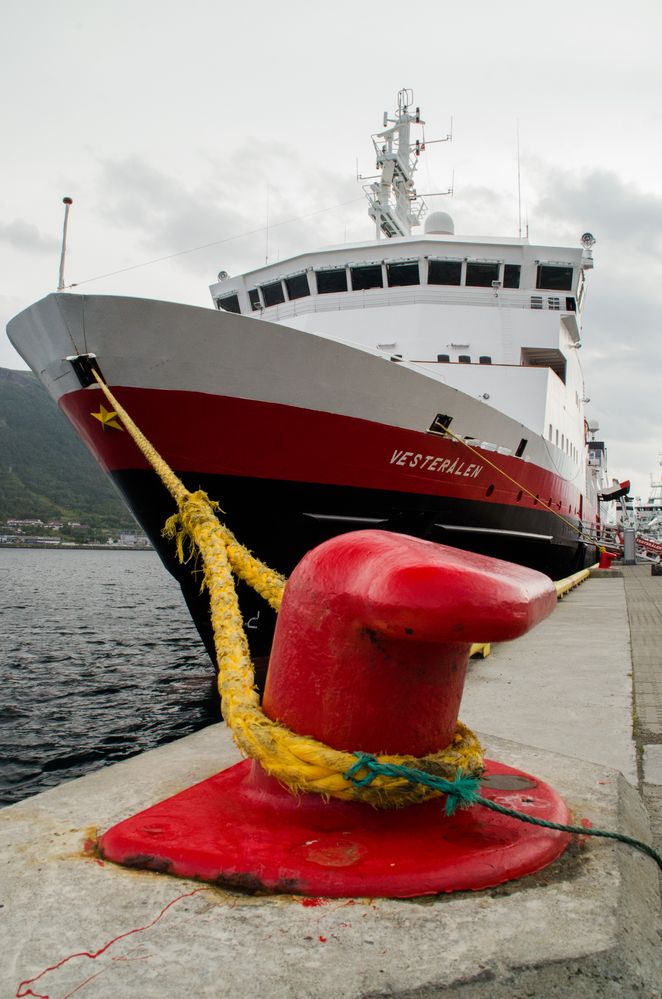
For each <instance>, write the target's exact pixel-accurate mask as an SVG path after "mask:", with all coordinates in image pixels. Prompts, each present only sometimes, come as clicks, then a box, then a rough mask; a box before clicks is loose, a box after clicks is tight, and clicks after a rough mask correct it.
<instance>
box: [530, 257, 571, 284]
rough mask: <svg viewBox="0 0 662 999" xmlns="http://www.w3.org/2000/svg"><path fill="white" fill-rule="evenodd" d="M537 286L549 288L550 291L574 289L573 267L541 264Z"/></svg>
mask: <svg viewBox="0 0 662 999" xmlns="http://www.w3.org/2000/svg"><path fill="white" fill-rule="evenodd" d="M536 288H547V289H549V290H550V291H570V290H571V289H572V267H556V266H553V265H552V264H539V265H538V278H537V280H536Z"/></svg>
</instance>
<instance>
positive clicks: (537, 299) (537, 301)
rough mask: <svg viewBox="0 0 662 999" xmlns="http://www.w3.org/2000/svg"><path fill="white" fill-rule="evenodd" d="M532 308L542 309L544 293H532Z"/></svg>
mask: <svg viewBox="0 0 662 999" xmlns="http://www.w3.org/2000/svg"><path fill="white" fill-rule="evenodd" d="M531 308H532V309H542V295H531Z"/></svg>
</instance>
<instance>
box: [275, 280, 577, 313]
mask: <svg viewBox="0 0 662 999" xmlns="http://www.w3.org/2000/svg"><path fill="white" fill-rule="evenodd" d="M547 299H548V296H544V297H543V298H542V305H540V304H539V303H540V300H541V296H540V295H534V294H531V293H530V292H526V293H523V292H510V293H508V292H504V291H499V292H498V293H497V292H495V291H494V290H493V289H492V288H475V289H471V291H468V290H467V288H466V287H462V288H458V290H457V291H455V292H449V291H448V290H447V289H446V288H438V287H431V286H429V285H427V286H426V285H415V286H414V285H411V286H408V287H406V288H371V289H369V290H368V291H347V292H338V293H337V294H331V295H309V296H306V297H305V298H297V299H294V300H293V301H290V302H283V303H281V304H280V305H272V306H270V307H268V308H266V309H264V311H263V313H262V315H263V317H264V318H265V319H269V320H271V321H274V320H276V321H277V320H281V319H291V318H293V317H295V316H304V315H308V314H310V313H311V312H342V311H344V310H348V311H357V310H361V309H382V308H388V307H389V306H393V305H456V306H457V305H460V306H463V305H468V306H478V307H482V308H492V309H494V308H507V309H528V310H534V311H541V309H542V311H549V312H555V313H556V314H557V315H559V316H561V317H563V316H565V315H571V316H573V317H574V313H570V312H567V313H566V312H565V311H564V310H560V309H559V308H558V306H557V305H555V304H551V305H550V304H548V302H547ZM550 300H551V296H550ZM532 303H535V304H532Z"/></svg>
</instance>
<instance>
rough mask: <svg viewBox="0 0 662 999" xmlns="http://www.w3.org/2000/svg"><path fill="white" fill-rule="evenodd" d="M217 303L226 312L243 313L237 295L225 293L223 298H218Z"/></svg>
mask: <svg viewBox="0 0 662 999" xmlns="http://www.w3.org/2000/svg"><path fill="white" fill-rule="evenodd" d="M216 304H217V305H218V307H219V309H223V311H224V312H238V313H239V314H241V309H240V308H239V299H238V297H237V296H236V295H225V296H224V297H223V298H217V299H216Z"/></svg>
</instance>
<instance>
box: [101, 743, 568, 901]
mask: <svg viewBox="0 0 662 999" xmlns="http://www.w3.org/2000/svg"><path fill="white" fill-rule="evenodd" d="M481 794H482V795H483V796H484V797H486V798H488V799H490V800H492V801H494V802H496V803H497V804H500V805H502V806H503V807H505V808H511V809H518V810H521V811H524V812H526V813H527V814H529V815H531V816H532V817H533V818H535V819H543V820H546V821H549V822H556V823H568V822H569V821H570V813H569V810H568V808H567V806H566V804H565V802H564V801H563V800H562V799H561V798H560V797H559V795H558V794H557V793H556V792H555V791H554V790H553V789H552V788H551V787H549V785H547V784H545V783H544V782H543V781H540V780H538V779H537V778H535V777H533V776H531V775H530V774H526V773H523V772H522V771H520V770H516V769H514V768H512V767H508V766H505V765H504V764H501V763H496V762H494V761H490V760H487V761H486V770H485V774H484V775H483V778H482V780H481ZM444 808H445V798H434V799H432V800H430V801H427V802H424V803H422V804H418V805H410V806H409V807H408V808H401V809H395V810H390V811H384V810H378V809H375V808H372V807H371V806H370V805H366V804H363V803H361V802H346V801H337V800H333V799H332V800H331V801H325V800H324V799H323V798H322V797H320V796H319V795H314V794H306V795H298V796H295V795H293V794H291V793H290V792H289V791H287V790H286V789H284V788H282V787H281V786H280V785H279V784H278V783H277V782H276V781H275V780H273V779H272V778H270V777H267V776H266V775H265V774H264V772H263V771H262V769H261V768H260V767H259V765H258V764H256V763H251V762H250V761H245V762H243V763H239V764H236V765H235V766H234V767H231V768H230V769H229V770H225V771H223V772H222V773H219V774H216V775H215V776H214V777H210V778H209V779H208V780H205V781H202V782H201V783H200V784H197V785H195V786H194V787H191V788H188V789H187V790H186V791H182V792H181V793H180V794H177V795H175V796H174V797H172V798H169V799H167V800H166V801H162V802H160V803H159V804H157V805H154V806H152V807H151V808H148V809H146V810H145V811H143V812H140V813H139V814H137V815H134V816H132V817H131V818H128V819H126V820H125V821H123V822H120V823H118V825H116V826H114V827H113V828H112V829H109V830H108V831H107V832H106V833H104V835H103V836H102V837H101V840H100V843H99V850H100V855H101V856H102V857H103V859H104V860H111V861H114V862H115V863H119V864H124V865H125V866H129V867H142V868H146V869H149V870H154V871H159V872H164V873H168V874H176V875H179V876H181V877H189V878H195V879H197V880H201V881H208V882H211V883H213V884H225V885H228V886H235V887H241V888H245V889H249V890H252V891H261V892H269V893H293V894H302V895H316V896H317V895H319V896H324V897H332V898H338V897H346V896H351V895H369V896H372V897H381V898H412V897H415V896H417V895H429V894H438V893H440V892H452V891H463V890H472V891H475V890H478V889H482V888H492V887H495V886H496V885H499V884H502V883H503V882H504V881H508V880H511V879H513V878H519V877H522V876H523V875H525V874H531V873H533V872H534V871H539V870H541V868H544V867H546V866H547V865H548V864H550V863H551V862H552V861H553V860H556V858H557V857H558V856H559V855H560V854H561V853H562V852H563V850H564V849H565V848H566V846H567V845H568V843H569V841H570V836H569V835H568V834H567V833H563V832H559V831H557V830H554V829H547V828H543V827H540V826H535V825H530V824H528V823H524V822H521V821H518V820H517V819H514V818H512V817H510V816H504V815H501V814H498V813H496V812H493V811H491V810H489V809H488V808H486V807H484V806H481V805H478V804H477V805H473V806H472V807H471V808H466V809H461V808H458V809H457V810H456V812H455V813H454V814H453V815H451V816H447V815H446V814H445V810H444Z"/></svg>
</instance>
